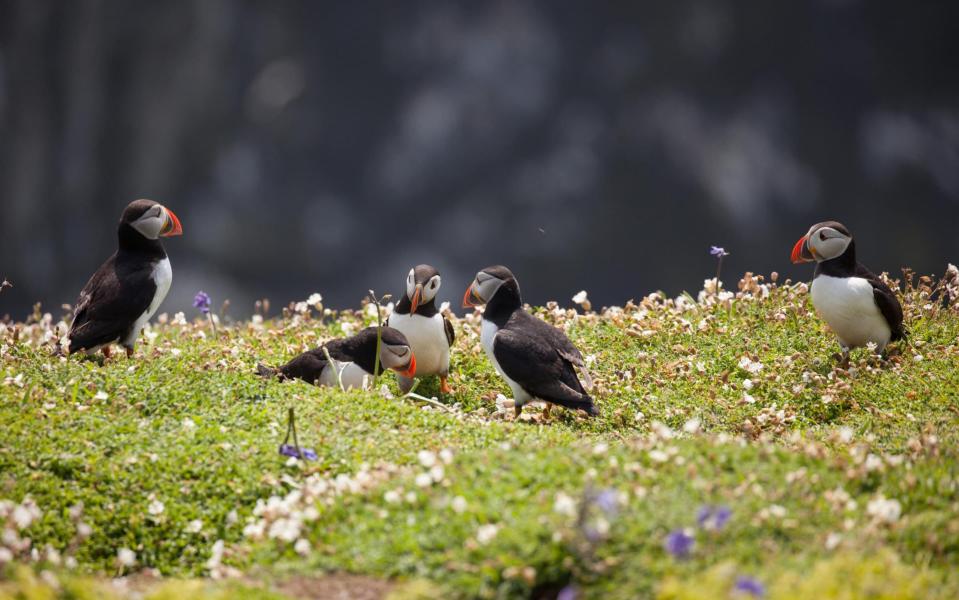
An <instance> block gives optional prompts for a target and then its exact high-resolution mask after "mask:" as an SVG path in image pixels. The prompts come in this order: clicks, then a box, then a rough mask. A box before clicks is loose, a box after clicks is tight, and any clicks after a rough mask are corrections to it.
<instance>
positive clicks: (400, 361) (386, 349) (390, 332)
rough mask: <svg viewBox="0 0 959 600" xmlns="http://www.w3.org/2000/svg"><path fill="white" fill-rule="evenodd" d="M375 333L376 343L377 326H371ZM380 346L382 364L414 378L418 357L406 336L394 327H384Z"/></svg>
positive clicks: (374, 340)
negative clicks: (414, 354)
mask: <svg viewBox="0 0 959 600" xmlns="http://www.w3.org/2000/svg"><path fill="white" fill-rule="evenodd" d="M369 329H370V330H372V334H373V343H374V344H375V343H376V327H370V328H369ZM380 339H381V340H382V342H383V345H382V347H381V348H380V364H381V365H383V366H384V367H386V368H387V369H393V370H394V371H396V372H397V373H399V374H400V375H402V376H404V377H407V378H410V379H412V378H413V376H414V375H415V374H416V357H415V356H413V348H411V347H410V343H409V341H408V340H407V339H406V336H405V335H403V333H402V332H401V331H399V330H397V329H393V328H392V327H383V329H382V333H381V338H380Z"/></svg>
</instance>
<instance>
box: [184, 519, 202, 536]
mask: <svg viewBox="0 0 959 600" xmlns="http://www.w3.org/2000/svg"><path fill="white" fill-rule="evenodd" d="M186 530H187V533H200V532H201V531H203V521H201V520H200V519H193V520H192V521H190V522H189V523H187V525H186Z"/></svg>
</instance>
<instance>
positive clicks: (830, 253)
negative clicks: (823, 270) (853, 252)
mask: <svg viewBox="0 0 959 600" xmlns="http://www.w3.org/2000/svg"><path fill="white" fill-rule="evenodd" d="M851 241H852V238H851V237H849V236H848V235H846V234H845V233H842V232H841V231H838V230H836V229H833V228H832V227H820V228H819V229H816V230H815V231H813V230H810V231H809V233H807V234H806V245H807V246H808V247H809V251H810V253H811V254H812V255H813V257H814V258H815V259H816V261H817V262H823V261H826V260H832V259H834V258H836V257H837V256H841V255H842V253H843V252H845V251H846V248H848V247H849V242H851Z"/></svg>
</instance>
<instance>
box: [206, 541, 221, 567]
mask: <svg viewBox="0 0 959 600" xmlns="http://www.w3.org/2000/svg"><path fill="white" fill-rule="evenodd" d="M223 548H224V543H223V540H217V541H215V542H213V547H212V548H210V558H208V559H207V561H206V568H207V569H209V570H211V571H212V570H214V569H216V568H217V567H219V566H220V563H221V562H222V561H223Z"/></svg>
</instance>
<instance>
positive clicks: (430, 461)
mask: <svg viewBox="0 0 959 600" xmlns="http://www.w3.org/2000/svg"><path fill="white" fill-rule="evenodd" d="M416 458H417V460H419V461H420V464H421V465H423V466H424V467H426V468H427V469H429V468H430V467H432V466H433V465H435V464H436V454H435V453H433V452H430V451H429V450H420V451H419V452H418V453H417V454H416Z"/></svg>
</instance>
